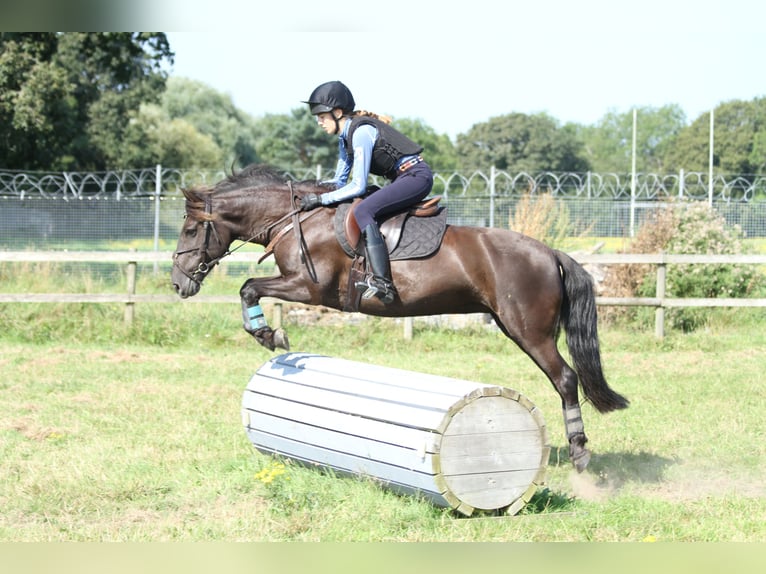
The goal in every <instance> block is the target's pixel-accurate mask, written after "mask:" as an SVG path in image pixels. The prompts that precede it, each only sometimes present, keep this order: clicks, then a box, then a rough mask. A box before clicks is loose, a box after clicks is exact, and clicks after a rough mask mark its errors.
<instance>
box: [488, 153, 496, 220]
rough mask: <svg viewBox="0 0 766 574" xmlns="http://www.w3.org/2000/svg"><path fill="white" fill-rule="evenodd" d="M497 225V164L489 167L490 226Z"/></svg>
mask: <svg viewBox="0 0 766 574" xmlns="http://www.w3.org/2000/svg"><path fill="white" fill-rule="evenodd" d="M494 226H495V166H494V165H492V166H491V167H490V168H489V227H490V228H492V227H494Z"/></svg>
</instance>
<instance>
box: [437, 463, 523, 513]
mask: <svg viewBox="0 0 766 574" xmlns="http://www.w3.org/2000/svg"><path fill="white" fill-rule="evenodd" d="M535 475H536V471H535V470H528V469H523V470H514V471H506V472H494V473H491V472H488V473H484V474H479V475H476V474H474V475H465V474H463V475H452V476H447V475H445V477H444V478H445V481H446V483H447V486H448V487H449V490H450V492H452V493H453V494H455V496H457V498H458V499H459V500H460V501H461V502H464V503H466V504H469V505H471V506H473V507H474V508H478V509H480V510H496V509H498V508H504V507H506V506H509V505H510V504H512V503H513V502H514V501H515V500H516V499H517V498H519V497H520V496H522V495H523V494H524V493H525V492H526V491H527V489H528V488H529V487H530V483H531V481H532V479H533V478H534V477H535Z"/></svg>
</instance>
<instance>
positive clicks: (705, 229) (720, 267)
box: [603, 202, 765, 331]
mask: <svg viewBox="0 0 766 574" xmlns="http://www.w3.org/2000/svg"><path fill="white" fill-rule="evenodd" d="M742 239H743V234H742V231H741V229H740V228H739V227H738V226H736V225H735V226H728V225H727V224H726V221H725V220H724V218H723V217H722V216H721V215H719V214H718V213H717V212H716V211H715V210H714V209H712V208H711V207H710V206H709V205H707V204H706V203H702V202H693V203H689V202H679V203H676V202H671V203H668V204H665V205H663V206H662V208H661V209H657V210H656V211H655V212H654V213H653V214H652V215H651V216H650V217H649V218H648V219H647V220H646V221H645V222H644V224H643V225H642V226H641V227H640V229H639V231H638V234H637V235H636V237H635V238H634V239H633V240H632V241H631V243H630V245H629V247H628V249H627V252H628V253H661V252H665V253H678V254H707V255H710V254H716V255H718V254H739V253H743V252H744V251H745V248H744V244H743V241H742ZM666 281H667V282H666V295H667V296H669V297H675V298H715V297H733V298H736V297H747V296H749V295H751V294H753V293H757V292H760V291H762V290H763V289H764V284H765V282H764V278H763V276H762V275H761V274H759V272H758V270H757V269H756V268H755V267H754V266H752V265H736V264H704V265H702V264H694V265H692V264H673V265H668V269H667V276H666ZM605 291H606V292H608V293H609V294H610V295H612V296H617V297H634V296H638V297H654V296H655V295H656V273H655V266H654V265H617V266H614V267H613V268H612V269H611V270H610V272H609V274H608V275H607V279H606V281H605ZM709 313H710V311H709V310H707V309H704V308H702V309H700V308H677V309H669V310H668V312H667V315H666V318H667V320H668V323H669V324H670V325H671V326H672V327H676V328H680V329H683V330H685V331H689V330H693V329H695V328H697V327H699V326H700V325H702V324H703V323H704V322H705V321H706V318H707V317H708V315H709ZM603 316H604V317H605V318H607V319H616V318H619V317H629V318H633V319H639V320H642V319H648V317H649V315H648V314H647V313H646V310H643V311H642V310H640V309H632V310H631V308H619V309H609V310H608V311H607V312H606V313H604V314H603Z"/></svg>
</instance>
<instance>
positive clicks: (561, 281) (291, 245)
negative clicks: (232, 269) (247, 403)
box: [171, 166, 628, 472]
mask: <svg viewBox="0 0 766 574" xmlns="http://www.w3.org/2000/svg"><path fill="white" fill-rule="evenodd" d="M323 191H326V189H325V188H323V187H321V186H319V185H317V184H316V183H314V182H311V183H309V182H292V181H288V180H287V179H285V178H284V177H281V176H279V175H278V174H276V173H275V172H273V171H271V170H269V169H268V168H265V167H261V166H249V167H247V168H245V169H243V170H242V171H241V172H239V173H237V174H234V175H231V176H229V177H228V178H226V179H225V180H223V181H221V182H219V183H217V184H216V185H215V186H213V187H205V188H202V187H199V188H193V189H187V190H184V195H185V197H186V219H185V221H184V224H183V228H182V229H181V234H180V237H179V240H178V248H177V250H176V252H175V253H174V255H173V270H172V274H171V277H172V281H173V285H174V287H175V290H176V292H177V293H178V294H179V295H180V296H181V297H184V298H185V297H191V296H193V295H195V294H196V293H197V292H198V291H199V289H200V286H201V283H202V281H203V280H204V278H205V276H206V275H207V274H208V272H209V271H210V270H211V268H212V267H214V266H215V264H216V263H218V262H219V261H220V259H221V258H223V257H225V256H226V255H227V254H228V253H229V247H230V245H231V244H232V242H233V241H235V240H238V241H243V242H250V243H257V244H260V245H264V246H267V250H268V251H271V252H273V255H274V258H275V260H276V264H277V266H278V269H279V273H280V275H279V276H276V277H269V278H252V279H248V280H247V281H245V283H244V284H243V285H242V288H241V289H240V296H241V298H242V310H243V319H244V325H245V330H246V331H247V332H248V333H250V334H251V335H252V336H253V337H254V338H255V339H256V340H257V341H258V342H259V343H260V344H261V345H263V346H265V347H267V348H268V349H270V350H274V349H275V348H276V347H281V348H284V349H286V350H287V349H288V348H289V344H288V341H287V336H286V334H285V333H284V331H283V330H282V329H277V330H272V329H271V327H269V326H268V325H267V324H266V321H265V319H264V318H263V317H261V316H260V315H261V311H260V304H259V301H260V299H261V297H274V298H277V299H282V300H284V301H293V302H297V303H305V304H309V305H325V306H327V307H331V308H335V309H343V308H344V304H345V303H346V294H347V290H348V286H349V281H348V277H349V272H350V269H351V265H352V259H351V258H350V257H349V256H348V255H346V253H345V252H344V251H343V249H342V248H341V246H340V244H339V243H338V240H337V239H336V236H335V232H334V229H333V217H334V215H335V209H334V208H326V207H325V208H319V209H315V210H314V211H311V212H306V213H301V212H298V211H297V210H295V209H294V205H295V197H296V196H300V195H302V194H304V193H309V192H311V193H322V192H323ZM299 216H300V218H301V219H302V221H300V222H298V221H296V218H298V217H299ZM298 229H300V231H301V232H302V233H301V234H299V233H297V230H298ZM391 270H392V274H393V279H394V284H395V285H396V289H397V291H398V295H397V297H396V298H395V300H394V302H393V303H391V304H390V305H384V304H383V303H381V302H380V301H379V300H378V299H376V298H371V299H362V301H361V304H360V307H359V311H360V312H362V313H366V314H369V315H377V316H386V317H406V316H418V315H436V314H456V313H489V314H490V315H492V317H493V318H494V320H495V322H496V323H497V325H498V326H499V327H500V329H501V330H502V332H503V333H504V334H505V335H506V336H507V337H508V338H510V339H511V340H512V341H513V342H515V343H516V344H517V345H518V346H519V347H520V348H521V349H522V350H523V351H524V352H525V353H526V354H527V355H528V356H529V357H530V358H531V359H532V360H533V361H534V362H535V364H536V365H537V366H538V367H539V368H540V369H541V370H542V371H543V372H544V373H545V375H546V376H547V377H548V379H549V380H550V381H551V383H552V384H553V387H554V388H555V389H556V391H557V392H558V394H559V395H560V396H561V403H562V410H563V413H564V424H565V429H566V433H567V438H568V441H569V455H570V458H571V460H572V463H573V464H574V466H575V468H576V469H577V470H578V471H580V472H581V471H582V470H583V469H585V467H586V466H587V465H588V462H589V460H590V451H589V450H588V449H587V448H586V447H585V443H586V442H587V440H588V439H587V438H586V435H585V429H584V426H583V422H582V415H581V411H580V403H579V399H578V379H579V383H580V385H581V387H582V390H583V394H584V397H585V399H586V400H587V401H589V402H590V403H591V404H592V405H593V406H594V407H595V408H596V410H598V411H599V412H601V413H607V412H610V411H613V410H616V409H623V408H626V407H627V406H628V400H627V399H626V398H625V397H623V396H622V395H620V394H619V393H617V392H615V391H614V390H612V389H611V388H610V387H609V385H608V384H607V382H606V380H605V378H604V374H603V371H602V367H601V352H600V347H599V340H598V330H597V314H596V303H595V294H594V289H593V283H592V279H591V276H590V275H589V274H588V273H587V271H585V269H584V268H583V267H582V266H581V265H580V264H579V263H577V262H576V261H575V260H574V259H572V258H571V257H569V256H568V255H566V254H565V253H562V252H560V251H557V250H554V249H551V248H549V247H547V246H546V245H544V244H543V243H541V242H539V241H536V240H534V239H532V238H529V237H526V236H524V235H521V234H519V233H516V232H514V231H508V230H502V229H493V228H484V227H462V226H452V225H448V226H447V229H446V232H445V235H444V238H443V240H442V243H441V247H440V248H439V249H438V251H436V252H435V253H434V254H433V255H431V256H428V257H425V258H421V259H416V260H403V261H392V263H391ZM562 326H563V328H564V331H565V333H566V342H567V346H568V348H569V354H570V356H571V360H572V363H573V366H574V368H572V367H570V366H569V364H567V362H566V361H565V360H564V358H563V357H562V356H561V354H560V353H559V351H558V349H557V346H556V341H557V339H558V335H559V332H560V330H561V327H562Z"/></svg>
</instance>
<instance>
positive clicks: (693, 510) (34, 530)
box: [0, 304, 766, 542]
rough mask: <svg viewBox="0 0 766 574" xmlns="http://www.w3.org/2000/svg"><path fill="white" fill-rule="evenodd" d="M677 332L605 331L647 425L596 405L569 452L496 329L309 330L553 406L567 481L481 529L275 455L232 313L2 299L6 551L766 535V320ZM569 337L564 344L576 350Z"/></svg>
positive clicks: (310, 337)
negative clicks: (575, 460)
mask: <svg viewBox="0 0 766 574" xmlns="http://www.w3.org/2000/svg"><path fill="white" fill-rule="evenodd" d="M714 317H715V318H714V319H713V320H711V321H710V323H709V325H708V327H707V328H706V329H704V330H700V331H698V332H696V333H691V334H679V333H671V334H669V336H668V337H666V338H665V339H664V340H661V341H660V340H656V339H655V338H654V337H653V335H652V334H651V333H649V332H634V331H631V330H630V329H627V328H619V329H618V328H613V327H604V328H602V350H603V355H604V363H605V367H606V372H607V377H608V379H609V381H610V384H611V385H612V386H614V387H615V388H616V389H617V390H618V391H620V392H621V393H624V394H626V395H627V396H628V397H629V398H630V399H631V401H632V405H631V407H630V408H629V409H627V410H626V411H621V412H618V413H612V414H609V415H599V414H597V413H596V412H595V411H594V410H593V409H592V408H591V407H589V406H588V405H586V406H584V409H583V414H584V417H585V424H586V430H587V432H588V435H589V437H590V439H591V442H590V446H591V448H592V449H593V451H594V456H593V460H592V461H591V465H590V467H589V468H588V470H587V471H586V472H585V473H583V474H581V475H577V474H575V473H574V472H573V471H572V468H571V465H570V463H569V461H568V460H567V455H566V452H567V451H566V446H565V440H564V431H563V424H562V421H561V412H560V405H559V403H558V397H557V395H556V394H555V393H554V392H553V390H552V389H551V388H550V385H549V383H548V382H547V381H546V380H544V379H543V376H542V374H541V373H540V372H539V371H538V370H537V368H536V367H535V366H534V365H533V364H532V363H531V361H530V360H529V359H528V358H526V356H524V355H522V353H521V352H520V351H519V350H518V349H517V348H516V347H515V346H513V345H512V344H511V343H510V342H508V341H507V340H506V339H505V338H504V337H502V336H501V335H500V334H499V333H498V332H497V331H495V330H491V329H486V328H480V327H471V328H466V329H461V330H449V329H442V330H436V329H432V328H428V327H426V326H423V325H420V326H418V325H419V324H418V323H416V330H415V338H414V340H412V341H405V340H404V339H403V338H402V335H401V325H400V324H398V323H396V322H394V321H393V320H380V319H367V320H364V321H361V322H359V323H357V324H353V325H348V324H346V325H333V324H330V322H323V324H321V325H313V326H312V325H304V324H299V323H298V322H297V321H294V320H293V319H292V318H291V317H288V319H287V324H286V326H287V328H288V331H289V333H290V337H291V342H292V345H293V350H296V351H307V352H314V353H322V354H326V355H331V356H337V357H343V358H347V359H351V360H357V361H363V362H370V363H375V364H381V365H387V366H394V367H398V368H404V369H410V370H416V371H423V372H429V373H433V374H437V375H444V376H451V377H458V378H464V379H469V380H474V381H479V382H482V383H485V384H488V385H493V384H497V385H504V386H509V387H512V388H514V389H516V390H518V391H520V392H522V393H523V394H525V395H526V396H527V397H528V398H530V400H532V401H533V402H534V403H535V404H536V405H537V406H538V407H539V408H540V409H541V410H542V412H543V413H544V415H545V418H546V422H547V425H548V428H549V435H550V440H551V445H552V452H551V457H550V462H549V469H548V478H547V485H546V487H544V488H541V489H540V491H539V492H538V493H537V494H536V495H535V497H534V498H533V499H532V501H531V502H530V504H528V505H527V506H526V507H525V508H524V509H523V510H522V512H521V513H520V514H519V515H517V516H514V517H498V516H490V515H485V516H477V517H471V518H461V517H460V516H459V515H456V514H455V513H454V512H453V511H451V510H448V509H439V508H435V507H433V506H431V505H430V504H429V503H427V502H425V501H422V500H419V499H417V498H414V497H406V496H398V495H396V494H393V493H391V492H388V491H386V490H383V489H381V488H380V487H379V486H378V485H376V484H375V483H374V482H373V481H371V480H369V479H364V478H341V477H337V476H334V475H333V474H332V473H331V472H326V471H320V470H316V469H307V468H302V467H299V466H296V465H293V464H291V463H290V462H289V461H280V460H275V459H272V458H271V457H268V456H264V455H261V454H258V453H257V452H255V450H254V449H253V447H252V445H251V444H250V443H249V442H248V441H247V438H246V437H245V434H244V430H243V427H242V424H241V421H240V404H241V397H242V392H243V390H244V387H245V386H246V384H247V382H248V380H249V378H250V376H252V373H253V372H254V371H255V369H257V368H258V367H259V366H260V365H261V364H263V363H264V362H265V361H266V360H268V358H269V357H270V356H272V354H271V353H269V352H268V351H266V350H264V349H262V348H261V347H259V346H258V345H257V344H256V343H255V342H254V341H252V340H250V339H249V337H248V336H247V335H246V334H245V333H244V332H243V331H242V330H241V328H240V326H239V309H238V308H236V306H234V307H232V306H228V305H202V304H197V305H180V304H179V305H171V306H160V305H151V304H150V305H143V306H141V307H140V308H139V310H138V313H137V320H136V323H135V324H134V326H133V327H132V328H130V329H126V328H125V327H123V326H122V323H121V319H122V309H121V308H120V307H119V306H109V305H101V306H99V305H90V306H89V305H62V306H56V305H41V306H34V305H18V304H17V305H4V306H0V331H1V334H0V345H1V346H0V367H2V372H3V377H2V379H1V380H0V408H2V412H3V413H4V416H3V417H2V420H1V421H0V476H2V477H3V480H2V482H1V483H0V507H2V509H3V511H2V513H0V541H3V542H18V541H471V542H488V541H635V542H640V541H766V486H765V484H764V482H765V481H764V479H763V469H764V468H765V467H766V446H764V445H765V444H766V440H765V439H766V436H765V435H766V432H765V429H766V425H764V422H763V413H764V412H766V390H765V389H764V386H763V382H762V376H763V372H764V368H765V367H766V334H765V333H764V330H763V327H762V325H763V321H764V319H766V316H765V314H764V312H763V310H757V311H747V310H727V311H720V312H717V313H715V314H714ZM562 344H563V343H562Z"/></svg>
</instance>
